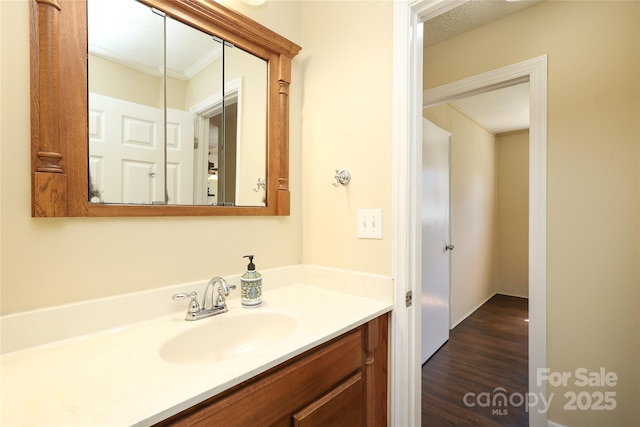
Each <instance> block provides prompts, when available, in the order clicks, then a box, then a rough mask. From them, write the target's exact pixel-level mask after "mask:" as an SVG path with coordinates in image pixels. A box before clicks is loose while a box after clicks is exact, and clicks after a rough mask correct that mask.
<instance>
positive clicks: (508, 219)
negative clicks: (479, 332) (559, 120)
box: [496, 130, 529, 297]
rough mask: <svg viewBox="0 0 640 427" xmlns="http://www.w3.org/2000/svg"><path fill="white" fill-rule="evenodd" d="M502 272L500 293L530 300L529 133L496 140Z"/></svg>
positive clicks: (499, 248) (499, 252) (499, 242)
mask: <svg viewBox="0 0 640 427" xmlns="http://www.w3.org/2000/svg"><path fill="white" fill-rule="evenodd" d="M496 167H497V185H498V248H497V250H498V272H497V282H496V292H498V293H501V294H506V295H513V296H518V297H528V296H529V131H527V130H525V131H520V132H513V133H506V134H499V135H497V136H496Z"/></svg>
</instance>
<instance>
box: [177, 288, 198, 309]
mask: <svg viewBox="0 0 640 427" xmlns="http://www.w3.org/2000/svg"><path fill="white" fill-rule="evenodd" d="M172 298H173V299H186V298H191V301H189V309H188V310H187V313H197V312H199V311H200V304H198V293H197V292H191V293H190V294H187V293H184V292H180V293H179V294H175V295H174V296H173V297H172Z"/></svg>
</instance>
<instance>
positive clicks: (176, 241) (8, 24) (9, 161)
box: [0, 0, 303, 314]
mask: <svg viewBox="0 0 640 427" xmlns="http://www.w3.org/2000/svg"><path fill="white" fill-rule="evenodd" d="M0 8H1V18H2V22H1V25H0V32H1V41H2V45H1V49H0V55H1V56H0V69H1V72H2V94H1V110H2V125H1V126H0V135H1V142H0V144H1V145H0V148H1V150H2V156H1V159H0V162H1V166H0V170H1V172H2V177H1V178H0V179H1V181H2V182H3V183H7V182H10V183H11V185H3V187H2V190H1V193H0V220H1V224H0V233H1V235H2V242H1V252H0V254H1V259H0V262H1V265H2V271H1V272H0V280H1V284H0V286H1V293H2V301H1V311H2V314H9V313H14V312H17V311H22V310H28V309H34V308H39V307H47V306H52V305H58V304H64V303H71V302H75V301H82V300H87V299H92V298H100V297H106V296H111V295H118V294H123V293H128V292H135V291H140V290H145V289H151V288H157V287H161V286H167V285H171V284H177V283H184V282H189V281H194V280H206V279H208V278H210V277H212V276H214V275H229V274H236V273H240V272H242V271H243V269H244V268H245V266H246V263H245V261H244V260H243V259H242V255H245V254H247V253H254V254H255V255H256V259H255V261H256V265H257V267H258V268H259V269H264V268H270V267H277V266H282V265H289V264H296V263H300V262H301V261H302V255H301V253H302V240H301V236H302V205H301V190H302V179H301V136H300V135H301V134H300V132H301V127H300V122H301V115H300V111H301V106H302V88H303V82H302V77H301V63H300V61H299V60H298V59H295V60H294V64H293V83H292V87H291V138H290V143H291V146H290V151H291V153H290V158H291V171H290V187H291V190H292V195H291V202H292V208H291V212H292V214H291V216H290V217H284V218H276V217H271V218H69V219H34V218H31V213H30V212H31V200H30V173H29V170H30V150H29V139H30V128H29V115H30V113H29V13H28V12H29V7H28V2H27V1H26V0H20V1H2V2H0ZM244 12H245V13H247V14H249V15H250V16H251V17H252V18H253V19H256V20H257V21H259V22H261V23H263V24H265V25H267V26H269V27H271V28H273V29H274V30H276V31H279V32H281V33H282V34H284V35H285V36H287V37H289V38H291V39H292V40H293V41H294V42H297V43H299V44H301V42H300V37H301V34H300V18H299V17H300V4H299V3H297V2H269V3H267V4H266V5H264V6H262V7H261V8H258V9H253V10H247V11H244ZM63 77H65V76H63ZM247 236H251V239H247Z"/></svg>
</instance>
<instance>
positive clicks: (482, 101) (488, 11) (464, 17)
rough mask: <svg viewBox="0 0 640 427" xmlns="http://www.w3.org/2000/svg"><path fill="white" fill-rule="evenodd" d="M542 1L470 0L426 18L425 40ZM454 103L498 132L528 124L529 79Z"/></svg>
mask: <svg viewBox="0 0 640 427" xmlns="http://www.w3.org/2000/svg"><path fill="white" fill-rule="evenodd" d="M540 1H541V0H523V1H505V0H470V1H468V2H466V3H463V4H462V5H461V6H458V7H456V8H455V9H452V10H450V11H449V12H446V13H444V14H442V15H439V16H437V17H435V18H433V19H431V20H429V21H426V22H425V23H424V44H425V46H430V45H433V44H435V43H438V42H441V41H444V40H447V39H450V38H452V37H455V36H457V35H459V34H462V33H464V32H466V31H470V30H473V29H474V28H477V27H480V26H482V25H486V24H489V23H490V22H492V21H495V20H497V19H500V18H502V17H505V16H507V15H509V14H511V13H514V12H518V11H520V10H522V9H524V8H527V7H529V6H533V5H534V4H536V3H539V2H540ZM426 60H428V58H426ZM452 104H453V105H455V107H456V108H458V109H459V110H461V111H462V112H464V113H465V114H466V115H467V116H469V117H470V118H472V119H473V120H475V121H476V122H477V123H479V124H481V125H482V126H484V127H485V128H486V129H489V130H490V131H492V132H494V133H496V134H499V133H504V132H512V131H516V130H522V129H527V128H529V83H524V84H520V85H516V86H510V87H506V88H503V89H499V90H494V91H491V92H487V93H483V94H479V95H475V96H472V97H469V98H465V99H459V100H456V101H455V102H452Z"/></svg>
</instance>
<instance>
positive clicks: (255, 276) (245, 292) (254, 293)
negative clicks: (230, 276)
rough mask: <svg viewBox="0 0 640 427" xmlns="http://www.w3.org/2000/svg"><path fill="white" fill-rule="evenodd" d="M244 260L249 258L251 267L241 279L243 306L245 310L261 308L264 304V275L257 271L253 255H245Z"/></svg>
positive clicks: (248, 267) (249, 266)
mask: <svg viewBox="0 0 640 427" xmlns="http://www.w3.org/2000/svg"><path fill="white" fill-rule="evenodd" d="M243 258H249V265H248V266H247V271H246V272H245V273H244V274H243V275H242V277H241V278H240V288H241V295H242V306H243V307H244V308H255V307H259V306H260V304H262V275H261V274H260V273H258V272H257V271H256V266H255V265H254V264H253V255H245V256H243Z"/></svg>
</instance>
